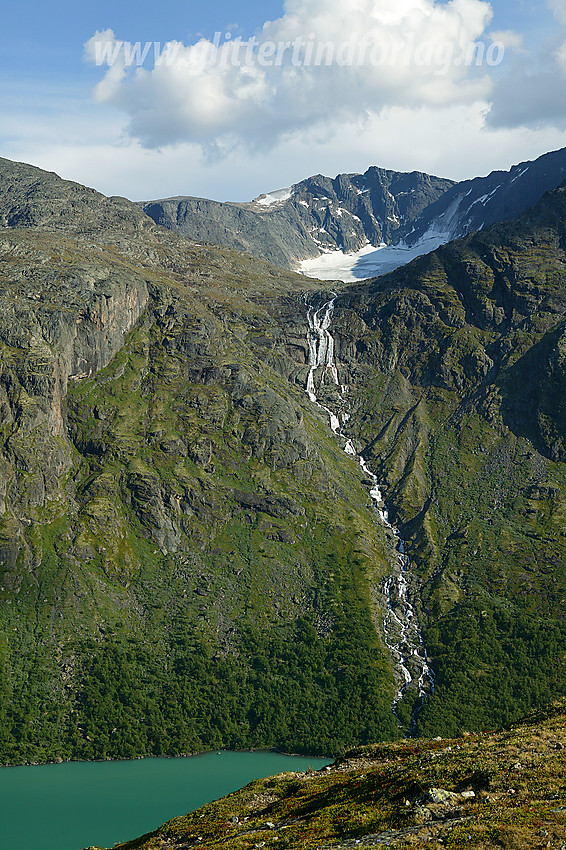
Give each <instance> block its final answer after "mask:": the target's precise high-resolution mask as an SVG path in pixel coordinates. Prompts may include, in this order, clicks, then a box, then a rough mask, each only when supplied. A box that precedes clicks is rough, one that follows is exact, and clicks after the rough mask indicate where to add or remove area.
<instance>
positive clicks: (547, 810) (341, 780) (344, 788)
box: [90, 702, 566, 850]
mask: <svg viewBox="0 0 566 850" xmlns="http://www.w3.org/2000/svg"><path fill="white" fill-rule="evenodd" d="M565 727H566V713H565V705H564V703H563V702H562V703H559V704H556V705H554V706H553V707H551V708H549V709H548V710H547V711H539V712H536V713H533V714H532V715H531V716H529V717H528V718H526V719H524V720H523V721H522V722H521V723H520V724H518V725H516V726H513V727H511V728H509V729H505V730H504V731H501V732H497V733H478V734H475V735H470V734H469V733H468V732H465V733H464V736H462V737H459V738H454V739H444V740H442V739H440V738H436V739H434V740H430V739H429V740H418V741H402V742H398V743H394V744H381V745H377V746H369V747H358V748H357V749H354V750H351V751H350V752H348V753H346V754H345V756H344V757H343V758H341V759H338V760H337V761H336V762H335V763H334V764H333V765H331V766H329V767H325V768H323V769H322V770H319V771H316V772H315V771H308V772H306V773H281V774H279V775H278V776H272V777H269V778H267V779H258V780H256V781H255V782H251V783H250V784H249V785H247V786H246V787H245V788H242V789H241V790H240V791H236V792H235V793H233V794H230V795H229V796H227V797H224V798H222V799H220V800H217V801H216V802H214V803H210V804H208V805H206V806H202V807H201V808H200V809H197V810H196V811H194V812H191V813H189V814H187V815H184V816H181V817H176V818H173V819H172V820H170V821H168V822H167V823H166V824H164V825H163V826H162V827H161V828H160V829H156V830H155V832H151V833H149V834H147V835H144V836H142V837H141V838H139V839H137V840H135V841H131V842H127V843H126V844H120V845H118V846H117V848H116V850H156V848H160V850H173V848H179V847H184V848H189V847H199V846H200V847H207V848H211V850H212V848H219V847H222V848H227V850H246V848H252V847H265V848H282V847H283V848H289V850H291V848H305V850H308V849H309V848H312V850H315V849H316V850H326V848H333V850H347V848H348V850H349V848H355V847H383V846H388V847H398V848H415V850H418V848H427V850H429V849H430V850H440V848H445V847H450V848H464V847H476V848H479V850H487V848H506V850H523V848H524V850H527V848H528V850H543V848H553V849H554V850H563V848H565V847H566V791H565V785H564V780H565V777H566V756H565V753H566V749H565V747H566V735H565V731H564V730H565ZM90 850H96V848H90Z"/></svg>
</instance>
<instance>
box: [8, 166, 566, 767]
mask: <svg viewBox="0 0 566 850" xmlns="http://www.w3.org/2000/svg"><path fill="white" fill-rule="evenodd" d="M564 156H566V155H565V154H564V152H562V153H560V152H558V153H557V154H552V155H548V158H547V159H546V160H545V159H544V158H542V159H541V160H537V163H538V164H537V163H535V164H533V165H531V166H529V168H527V170H525V168H524V167H522V168H520V169H515V170H512V172H510V174H509V175H507V176H505V175H500V176H499V177H498V178H497V179H496V181H495V183H492V184H489V185H487V184H485V183H483V184H482V183H481V181H480V184H479V185H474V187H473V191H472V194H469V195H468V196H467V200H465V201H464V200H462V198H463V197H465V194H464V196H462V191H463V187H462V186H461V184H451V183H450V181H439V180H436V179H435V178H427V177H426V176H425V175H419V176H418V177H415V175H409V177H408V178H407V182H406V183H403V182H402V177H401V176H394V175H393V173H392V172H383V171H380V170H379V169H375V170H370V171H372V176H371V180H374V179H375V187H376V188H375V192H376V193H377V192H378V186H379V185H381V184H380V181H384V180H385V179H387V180H388V181H389V183H388V184H387V185H388V186H389V187H390V189H392V190H391V195H392V196H393V195H394V194H395V192H396V193H397V196H399V195H400V194H401V192H403V191H409V188H411V181H412V183H413V184H414V188H415V192H414V193H413V194H414V195H416V196H417V197H416V198H415V199H414V201H412V202H411V203H414V206H413V207H410V206H409V201H408V200H407V201H406V204H407V205H406V206H400V205H399V203H398V202H397V201H395V203H396V204H397V206H395V207H393V206H392V207H391V211H393V212H394V214H395V215H396V216H397V218H398V219H399V220H400V217H401V215H403V216H404V217H405V218H408V217H409V216H413V219H412V222H413V223H412V224H411V227H415V231H414V232H415V234H417V235H415V239H417V240H418V238H420V237H419V236H418V233H419V232H421V231H423V229H424V232H425V233H426V232H430V222H431V221H439V220H440V219H441V217H442V215H443V213H442V209H444V210H446V209H449V208H450V207H452V208H454V209H455V208H456V205H458V208H459V209H462V210H464V209H465V210H466V211H465V214H463V217H462V216H460V219H459V220H460V221H464V219H465V220H466V221H468V220H470V221H471V217H472V215H475V214H476V209H477V210H479V211H480V212H481V214H482V215H485V216H486V218H485V220H483V219H482V220H481V221H479V224H483V227H482V228H481V229H479V230H478V229H476V230H474V231H473V232H470V233H468V234H467V235H465V236H463V237H462V238H460V239H457V240H456V241H452V242H450V243H449V244H446V245H444V246H439V247H438V248H437V249H436V250H434V251H433V252H432V253H429V254H428V255H426V256H421V257H418V258H417V259H415V260H414V261H413V262H411V263H409V264H407V265H404V266H403V267H402V268H398V269H397V270H395V271H393V272H391V273H389V274H387V275H385V276H382V277H379V278H377V279H375V280H370V281H367V282H364V283H356V284H344V283H338V284H333V291H332V292H329V291H328V290H327V288H326V287H325V285H324V284H322V283H315V282H313V281H312V280H311V279H310V278H308V277H306V276H304V275H298V274H294V273H292V272H291V271H290V270H288V269H287V270H286V269H284V268H282V267H277V266H276V265H272V264H269V263H268V262H266V261H265V260H264V259H258V258H256V257H253V256H252V255H251V254H250V252H249V251H248V253H247V254H243V253H241V252H239V251H236V250H233V249H232V248H226V247H217V246H212V245H207V246H205V245H202V244H198V240H197V242H195V241H190V240H188V239H187V238H186V237H185V236H183V235H181V234H179V233H175V232H171V230H169V229H166V228H164V227H162V226H160V225H159V224H157V223H155V221H153V220H152V218H150V217H149V216H148V215H147V214H146V213H145V212H144V211H143V209H141V208H140V206H139V205H136V204H134V203H131V202H129V201H127V200H126V199H124V198H106V197H104V196H102V195H100V194H99V193H97V192H95V191H94V190H92V189H87V188H85V187H83V186H80V185H78V184H74V183H70V182H68V181H64V180H62V179H60V178H59V177H57V176H56V175H54V174H51V173H48V172H44V171H41V170H40V169H37V168H34V167H32V166H28V165H24V164H21V163H13V162H10V161H8V160H0V221H1V223H2V225H3V226H2V229H1V230H0V354H1V356H0V427H1V429H2V441H1V445H0V500H1V504H0V559H1V561H0V569H1V573H2V574H1V584H0V602H1V605H0V759H1V760H2V761H3V762H4V763H12V764H13V763H21V762H27V761H45V760H54V759H58V758H61V759H67V758H86V759H92V758H116V757H131V756H138V755H146V754H161V755H175V754H178V753H189V752H197V751H202V750H204V749H210V748H217V747H221V746H227V747H262V746H278V747H281V748H284V749H286V750H288V751H303V752H311V753H315V752H318V753H323V754H328V753H340V752H342V751H344V749H346V748H348V747H352V746H358V745H360V744H368V743H371V742H377V741H381V740H392V739H395V738H397V737H401V736H403V735H405V734H411V735H421V736H426V737H434V736H436V735H449V736H454V735H458V734H461V733H462V731H463V730H464V729H465V730H472V731H474V730H478V729H486V728H494V727H496V726H501V725H503V724H505V723H509V722H512V721H513V720H515V719H516V718H518V717H519V716H521V715H522V714H525V713H526V712H527V711H529V710H531V709H532V708H533V707H536V706H540V705H543V704H546V703H548V702H550V701H551V700H552V699H553V698H554V697H556V696H558V695H561V694H564V693H566V668H565V665H564V658H565V657H566V655H565V650H566V625H565V623H564V614H563V610H564V609H563V600H564V598H566V571H565V569H564V564H565V556H566V536H565V535H566V532H565V531H564V516H565V513H566V412H565V406H564V402H563V395H564V393H563V389H564V384H565V369H566V365H565V363H566V360H565V350H566V348H565V345H566V343H565V338H566V336H565V335H566V287H565V283H566V187H565V186H564V185H558V184H560V182H561V180H560V176H561V171H560V169H561V167H562V166H561V164H560V163H561V161H562V158H563V157H564ZM521 172H522V173H521ZM551 172H552V174H553V178H552V179H553V180H554V182H555V185H553V186H552V187H551V188H550V189H549V191H546V193H544V194H542V193H543V192H544V188H545V184H544V181H545V180H547V181H550V180H551V178H550V176H549V175H550V173H551ZM385 174H388V175H389V176H388V177H387V178H385V177H384V175H385ZM529 174H530V177H529ZM536 175H538V176H536ZM545 175H546V176H545ZM535 176H536V179H535ZM543 177H544V179H543ZM409 178H410V179H409ZM482 179H484V180H489V179H490V178H482ZM494 179H495V178H494ZM497 181H498V182H497ZM521 181H522V182H521ZM537 181H538V182H537ZM306 182H307V183H309V181H306ZM329 182H330V183H332V181H329ZM496 183H497V186H499V187H500V188H498V189H496V190H495V186H496ZM535 184H536V186H535ZM543 184H544V185H543ZM309 185H310V186H311V189H312V190H313V191H312V192H311V194H313V192H314V186H315V184H314V183H312V184H311V183H309ZM344 185H346V184H344ZM347 185H348V186H354V187H356V188H357V190H358V195H356V197H359V198H362V201H361V202H363V196H364V189H363V188H362V186H363V183H362V181H361V180H359V179H358V178H356V177H355V176H354V177H352V178H351V179H350V182H349V184H347ZM372 185H374V184H373V183H372ZM458 185H460V188H459V189H458ZM521 185H523V187H524V192H522V191H521V192H519V195H517V196H515V192H516V189H515V187H516V186H518V187H520V186H521ZM321 186H322V183H321ZM402 186H405V189H403V188H400V187H402ZM489 186H491V187H492V188H489ZM541 186H542V188H541ZM529 187H530V188H529ZM469 188H470V187H467V188H466V192H468V189H469ZM487 188H489V192H487V193H486V191H485V190H486V189H487ZM539 190H540V193H541V194H542V197H539V196H538V194H537V193H539ZM301 191H303V190H301ZM304 191H305V192H306V191H307V190H306V189H305V190H304ZM309 191H311V190H309ZM321 191H322V188H321ZM324 191H329V189H328V190H327V189H324ZM348 191H350V189H348ZM388 191H389V189H388ZM351 192H352V197H353V190H351ZM490 192H492V193H493V194H492V197H491V199H489V200H488V197H486V198H483V200H484V201H485V203H483V202H481V203H480V202H478V203H476V204H474V206H473V213H471V212H470V208H471V207H472V201H471V198H476V196H477V198H476V199H481V198H482V196H483V195H487V196H489V193H490ZM529 192H531V194H529ZM498 193H501V198H500V199H499V200H498ZM365 194H366V195H370V196H371V194H372V192H368V193H365ZM409 194H410V193H409ZM445 194H448V195H450V199H448V200H447V202H446V203H448V206H446V205H445V206H442V204H441V206H440V207H437V206H436V205H437V204H439V203H440V202H441V200H442V197H443V196H444V195H445ZM535 195H537V197H536V198H534V196H535ZM519 196H520V197H519ZM305 197H306V196H305ZM402 197H405V196H404V195H403V196H402ZM504 197H505V198H507V201H506V202H505V203H504V202H503V198H504ZM514 198H515V200H513V199H514ZM533 198H534V205H532V204H531V201H533ZM458 199H460V200H458ZM260 200H261V199H260ZM264 200H266V199H264ZM389 200H390V202H391V204H393V201H392V200H391V199H389ZM511 201H513V203H515V202H516V204H517V205H518V206H519V207H520V206H522V205H524V206H523V211H522V212H521V213H520V214H519V215H514V213H515V212H517V208H514V210H511V206H510V204H511ZM292 203H294V201H291V198H287V199H284V198H281V197H279V198H276V199H275V201H274V202H273V203H272V204H268V205H266V204H263V206H264V207H265V210H267V211H268V212H267V213H263V212H260V213H257V215H259V216H262V215H265V217H266V220H267V216H269V215H271V213H269V210H271V209H273V210H274V211H277V210H278V209H279V206H278V205H281V209H284V207H285V205H290V204H292ZM297 203H298V201H297ZM368 203H369V201H368ZM305 204H307V206H308V201H307V200H305ZM431 204H432V207H431V206H430V205H431ZM466 205H468V206H466ZM498 205H499V206H498ZM529 205H530V206H529ZM232 206H233V205H232ZM258 206H260V207H261V206H262V205H261V204H259V202H256V204H255V205H252V207H253V209H252V208H247V209H245V210H241V212H242V215H244V213H246V214H248V213H249V214H250V215H251V214H253V215H256V213H255V212H254V209H255V208H256V207H258ZM299 206H302V205H299ZM417 208H418V209H420V213H419V214H417V212H416V210H417ZM480 208H481V209H480ZM202 209H204V210H205V212H206V209H207V208H206V207H203V208H202ZM222 209H224V207H222ZM233 209H234V210H236V213H235V214H236V215H239V213H238V212H237V210H238V209H239V208H237V207H235V206H233ZM304 209H305V211H306V212H305V214H308V215H310V212H308V210H307V207H304ZM356 209H359V207H357V208H356ZM372 209H373V210H377V207H375V208H374V207H373V206H372ZM427 210H428V212H427ZM482 210H483V212H482ZM497 210H499V212H497ZM510 213H511V214H512V215H514V217H511V215H510ZM273 214H274V215H275V213H273ZM488 214H489V215H490V216H494V217H495V218H497V216H500V217H503V218H506V219H507V218H508V219H509V220H505V221H495V222H493V221H492V222H491V223H490V222H489V221H488V220H487V216H488ZM344 215H345V214H344V213H343V214H342V217H343V216H344ZM374 215H375V212H374ZM383 215H384V213H382V214H381V217H382V218H383ZM417 215H418V218H417ZM368 216H369V212H368ZM427 216H428V218H427ZM336 217H337V218H341V216H339V215H337V214H336ZM375 218H376V220H377V215H375ZM387 218H388V217H387V216H385V219H387ZM391 219H393V216H391ZM242 220H244V219H242ZM474 221H476V223H477V220H476V219H474ZM427 222H428V223H427ZM408 224H409V222H408V221H405V222H404V223H403V224H402V225H401V224H399V227H401V226H403V227H405V228H407V227H408ZM454 226H455V225H454ZM458 226H460V225H458ZM466 226H468V225H466ZM469 226H470V227H471V226H472V225H471V224H470V225H469ZM474 226H475V225H474ZM211 227H212V225H211ZM368 227H369V225H368ZM387 227H389V225H383V226H381V225H380V228H381V230H380V235H379V236H376V237H375V238H376V239H377V238H379V239H383V238H388V239H389V238H391V239H392V238H395V237H394V236H393V233H394V230H393V227H394V222H391V224H390V227H391V229H390V230H386V229H385V230H384V229H383V228H387ZM395 227H397V225H395ZM325 229H326V228H325ZM291 230H292V229H291ZM364 233H365V231H364ZM376 233H377V231H376ZM192 238H193V240H194V239H195V238H196V237H195V235H193V237H192ZM258 238H259V237H258ZM262 238H263V237H262ZM296 238H298V236H297V234H296V233H295V232H294V231H292V233H291V235H290V236H289V239H290V240H292V239H296ZM364 238H365V239H367V236H362V234H361V233H360V239H364ZM404 238H406V239H409V238H410V237H409V234H408V233H407V234H406V236H405V237H404ZM260 241H261V240H260ZM407 244H408V243H407ZM353 247H355V246H354V245H353ZM293 250H294V249H293ZM313 354H314V355H315V356H314V358H313ZM309 387H314V389H315V392H313V391H312V390H311V389H309ZM307 390H308V392H307ZM331 413H332V416H334V419H333V418H332V416H331V415H330V414H331ZM335 420H336V421H335ZM360 461H361V462H360ZM376 482H378V483H379V491H380V492H379V498H378V496H376ZM372 494H373V495H372ZM381 495H383V498H384V500H385V504H386V505H387V510H388V512H389V514H388V515H389V517H390V519H391V520H392V521H393V522H394V525H393V523H392V522H385V521H384V518H386V513H385V508H384V504H383V503H382V502H381V501H380V499H381ZM376 504H377V505H378V510H376ZM399 541H402V543H401V544H400V542H399ZM400 546H401V548H402V554H403V557H404V558H406V567H404V566H403V565H404V564H405V561H400V558H399V547H400ZM400 564H401V567H400ZM400 569H401V570H402V571H403V570H404V572H403V574H402V575H401V577H400V573H399V570H400ZM392 576H393V577H395V578H396V582H394V584H393V590H392V583H391V581H390V579H391V577H392ZM405 585H406V588H405V590H403V587H404V586H405ZM395 588H397V590H395ZM402 591H403V593H406V594H407V595H408V599H409V600H410V603H411V606H412V609H411V610H412V611H413V612H414V616H415V617H416V618H417V619H418V622H419V624H420V630H419V634H420V635H421V638H422V647H420V648H419V647H416V648H415V647H408V646H405V647H404V646H403V644H402V641H401V642H399V641H397V643H396V648H395V647H394V650H392V648H391V646H390V645H389V643H388V642H387V639H386V638H387V635H386V633H385V632H384V627H383V623H384V620H385V618H386V616H387V614H388V612H390V611H393V612H395V613H396V615H397V612H400V610H401V608H402V607H403V605H402V602H403V600H402V599H401V598H400V597H401V596H402ZM396 594H397V595H396ZM405 607H406V606H405ZM406 634H407V633H406V632H403V633H402V635H406ZM409 650H410V652H411V653H412V652H413V650H414V651H416V652H417V654H420V657H421V658H422V657H423V655H425V654H426V657H427V659H428V662H429V663H430V666H431V669H432V671H433V674H434V688H432V687H431V688H429V691H428V693H427V694H424V695H423V694H422V693H421V692H420V685H419V683H418V682H417V681H416V680H414V679H412V680H411V681H410V683H409V684H408V686H407V687H405V688H403V690H402V693H401V694H400V698H399V699H396V696H395V695H396V694H398V692H399V679H400V675H401V674H400V671H401V672H402V670H403V666H402V665H401V666H400V664H399V657H398V656H399V655H400V656H401V657H404V655H403V654H405V655H407V656H408V655H409ZM405 660H406V659H405ZM407 665H408V666H410V665H409V664H408V662H407ZM407 665H406V666H407ZM401 678H402V676H401ZM394 699H396V705H395V713H393V712H392V710H391V706H392V702H393V700H394Z"/></svg>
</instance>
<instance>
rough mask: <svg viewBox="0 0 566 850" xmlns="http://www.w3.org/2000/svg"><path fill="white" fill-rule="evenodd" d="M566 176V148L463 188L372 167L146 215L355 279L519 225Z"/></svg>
mask: <svg viewBox="0 0 566 850" xmlns="http://www.w3.org/2000/svg"><path fill="white" fill-rule="evenodd" d="M565 179H566V150H559V151H554V152H552V153H548V154H544V155H543V156H541V157H539V158H538V159H536V160H535V161H534V162H522V163H520V164H519V165H515V166H514V167H513V168H511V169H510V170H509V171H494V172H492V173H491V174H489V175H488V176H487V177H477V178H475V179H473V180H464V181H462V182H460V183H455V182H454V181H451V180H445V179H442V178H439V177H432V176H431V175H429V174H422V173H420V172H417V171H413V172H412V173H410V174H406V173H400V172H396V171H388V170H386V169H383V168H376V167H372V168H369V169H368V170H367V171H366V172H365V173H364V174H339V175H338V176H337V177H335V178H334V179H331V178H329V177H324V176H322V175H320V174H318V175H316V176H314V177H310V178H308V179H307V180H303V181H301V182H300V183H296V184H294V185H293V186H291V187H289V188H287V189H279V190H277V191H274V192H269V193H266V194H263V195H260V196H259V197H258V198H256V199H255V200H254V201H251V202H250V203H243V204H235V203H219V202H217V201H208V200H205V199H202V198H191V197H178V198H167V199H165V200H160V201H150V202H148V203H144V204H142V208H143V209H144V211H145V212H146V213H147V214H148V215H149V216H151V218H152V219H153V220H154V221H155V222H156V223H157V224H161V225H163V226H164V227H167V228H169V229H170V230H173V231H175V232H176V233H179V234H181V235H182V236H185V237H187V238H189V239H191V240H194V241H196V242H202V243H213V244H215V245H222V246H224V247H227V248H235V249H237V250H240V251H246V252H247V253H250V254H252V255H253V256H254V257H258V258H259V259H263V260H267V261H269V262H272V263H276V264H277V265H280V266H283V267H284V268H288V269H293V270H299V271H303V272H304V273H305V274H308V275H310V276H311V277H322V278H324V279H326V280H332V279H334V278H338V279H343V280H349V281H353V280H356V279H360V278H368V277H373V276H375V275H376V274H383V273H385V272H388V271H391V270H393V269H395V268H397V267H398V266H400V265H404V264H405V263H407V262H409V261H410V260H412V259H414V258H415V257H416V256H418V255H420V254H426V253H429V252H430V251H432V250H434V249H435V248H437V247H439V246H440V245H443V244H445V243H446V242H449V241H451V240H452V239H456V238H458V237H461V236H466V235H467V234H468V233H470V232H472V231H476V230H481V229H482V228H483V227H485V226H486V225H489V224H494V223H496V222H498V221H507V220H509V219H512V218H515V217H516V216H517V215H520V213H522V212H525V211H526V210H527V209H528V208H529V207H531V206H533V204H535V203H536V202H537V201H538V200H539V198H541V197H542V195H543V194H544V192H546V191H548V190H550V189H555V188H556V187H557V186H559V185H560V184H561V183H562V182H563V181H564V180H565ZM384 248H385V250H384ZM345 255H346V256H345ZM305 261H306V262H305Z"/></svg>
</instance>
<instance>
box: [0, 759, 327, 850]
mask: <svg viewBox="0 0 566 850" xmlns="http://www.w3.org/2000/svg"><path fill="white" fill-rule="evenodd" d="M325 764H329V761H328V759H326V760H325V759H317V758H303V757H299V756H284V755H279V754H277V753H266V752H259V753H245V752H242V753H237V752H221V753H207V754H205V755H201V756H193V757H191V758H178V759H160V758H155V759H154V758H151V759H135V760H133V761H114V762H109V761H105V762H66V763H64V764H47V765H37V766H35V765H32V766H29V767H28V766H26V767H2V768H0V850H81V848H83V847H88V846H89V845H91V844H95V845H98V846H101V847H112V845H113V844H116V843H118V842H119V841H127V840H128V839H132V838H136V837H137V836H139V835H142V834H143V833H145V832H150V831H151V830H152V829H155V828H156V827H158V826H160V825H161V824H162V823H163V821H166V820H169V818H172V817H175V816H176V815H181V814H185V812H189V811H191V809H196V808H198V807H199V806H202V805H203V804H204V803H207V802H210V801H211V800H216V799H218V797H223V796H224V795H225V794H228V793H229V792H230V791H235V790H236V789H237V788H241V786H242V785H246V784H247V783H248V782H251V780H252V779H258V778H259V777H261V776H270V775H271V774H273V773H282V772H283V771H286V770H293V771H299V770H306V769H307V767H308V766H309V765H310V766H311V767H312V768H313V769H315V770H317V769H318V768H320V767H322V766H323V765H325Z"/></svg>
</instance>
